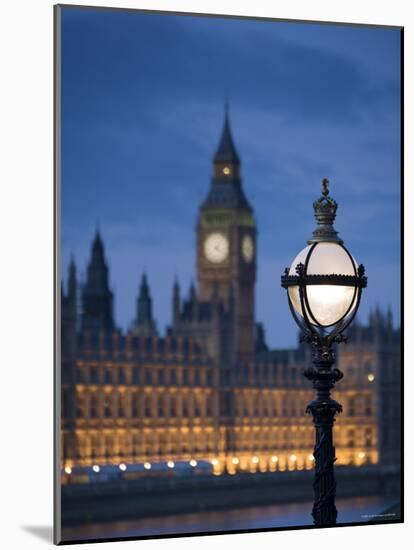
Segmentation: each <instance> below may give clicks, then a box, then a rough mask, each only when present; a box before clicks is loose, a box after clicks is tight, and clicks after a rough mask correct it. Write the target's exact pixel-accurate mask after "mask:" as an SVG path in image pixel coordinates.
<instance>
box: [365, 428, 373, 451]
mask: <svg viewBox="0 0 414 550" xmlns="http://www.w3.org/2000/svg"><path fill="white" fill-rule="evenodd" d="M365 445H366V446H367V447H372V430H371V428H367V429H366V430H365Z"/></svg>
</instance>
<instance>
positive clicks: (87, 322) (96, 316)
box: [82, 230, 114, 331]
mask: <svg viewBox="0 0 414 550" xmlns="http://www.w3.org/2000/svg"><path fill="white" fill-rule="evenodd" d="M82 306H83V308H82V309H83V311H82V329H83V330H93V331H95V330H98V331H99V330H104V331H112V330H113V329H114V320H113V295H112V292H111V290H110V288H109V273H108V266H107V264H106V260H105V250H104V246H103V242H102V239H101V236H100V234H99V231H98V230H97V231H96V235H95V239H94V241H93V244H92V250H91V259H90V261H89V264H88V271H87V279H86V284H85V286H84V288H83V292H82Z"/></svg>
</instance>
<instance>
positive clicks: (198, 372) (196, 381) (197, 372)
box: [194, 369, 200, 386]
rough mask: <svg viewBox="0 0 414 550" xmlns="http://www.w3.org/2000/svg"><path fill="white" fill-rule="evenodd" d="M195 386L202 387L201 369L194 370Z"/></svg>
mask: <svg viewBox="0 0 414 550" xmlns="http://www.w3.org/2000/svg"><path fill="white" fill-rule="evenodd" d="M194 385H195V386H199V385H200V371H199V369H195V370H194Z"/></svg>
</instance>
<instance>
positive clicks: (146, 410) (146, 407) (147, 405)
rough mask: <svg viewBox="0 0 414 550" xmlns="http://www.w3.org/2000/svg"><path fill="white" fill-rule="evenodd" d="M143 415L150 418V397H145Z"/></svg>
mask: <svg viewBox="0 0 414 550" xmlns="http://www.w3.org/2000/svg"><path fill="white" fill-rule="evenodd" d="M144 413H145V416H146V417H147V418H150V417H151V397H150V396H149V395H146V396H145V404H144Z"/></svg>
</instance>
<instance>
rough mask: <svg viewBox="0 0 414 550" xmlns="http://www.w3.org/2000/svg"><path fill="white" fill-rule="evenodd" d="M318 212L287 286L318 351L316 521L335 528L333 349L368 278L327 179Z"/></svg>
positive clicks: (314, 372)
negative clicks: (338, 219)
mask: <svg viewBox="0 0 414 550" xmlns="http://www.w3.org/2000/svg"><path fill="white" fill-rule="evenodd" d="M313 207H314V210H315V218H316V221H317V227H316V229H315V230H314V232H313V234H312V237H311V238H310V239H309V240H308V246H307V247H306V248H304V249H303V250H302V251H301V252H299V254H298V255H297V256H296V258H295V259H294V260H293V262H292V265H291V267H290V268H286V270H285V273H284V275H283V276H282V286H283V287H284V288H286V289H287V295H288V301H289V307H290V310H291V312H292V315H293V318H294V319H295V321H296V323H297V324H298V326H299V328H300V330H301V340H302V341H305V342H308V343H310V344H311V346H312V362H313V365H314V366H313V367H310V368H308V369H306V371H305V372H304V375H305V377H306V378H307V379H308V380H311V381H312V383H313V387H314V388H315V390H316V399H314V400H313V401H312V402H311V403H309V405H308V407H307V409H306V412H308V413H311V414H312V416H313V422H314V425H315V429H316V444H315V449H314V453H313V455H314V458H315V478H314V483H313V488H314V494H315V500H314V505H313V509H312V515H313V520H314V524H315V525H333V524H335V523H336V517H337V510H336V507H335V492H336V482H335V476H334V462H335V460H336V458H335V448H334V446H333V442H332V428H333V423H334V421H335V415H336V414H337V413H340V412H341V411H342V406H341V405H340V404H339V403H338V402H337V401H335V400H334V399H332V397H331V390H332V389H333V387H334V386H335V383H336V382H338V381H339V380H340V379H341V378H342V377H343V374H342V372H341V371H340V370H339V369H338V368H336V367H335V368H334V363H335V354H334V350H333V344H339V343H340V342H345V341H346V337H345V335H344V331H345V330H346V329H347V328H348V327H349V325H350V324H351V322H352V320H353V319H354V317H355V315H356V312H357V310H358V306H359V303H360V299H361V293H362V289H363V288H365V287H366V286H367V278H366V277H365V269H364V266H363V265H362V264H361V265H359V266H358V265H357V263H356V261H355V259H354V258H353V257H352V256H351V254H350V252H349V251H348V250H347V249H346V248H345V246H344V245H343V241H342V240H341V239H340V238H339V237H338V233H337V232H336V231H335V229H334V227H333V222H334V220H335V216H336V210H337V208H338V205H337V203H336V201H335V200H334V199H333V198H332V197H330V196H329V181H328V180H327V179H324V180H323V181H322V196H321V197H320V198H319V199H318V200H316V201H315V202H314V203H313Z"/></svg>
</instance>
